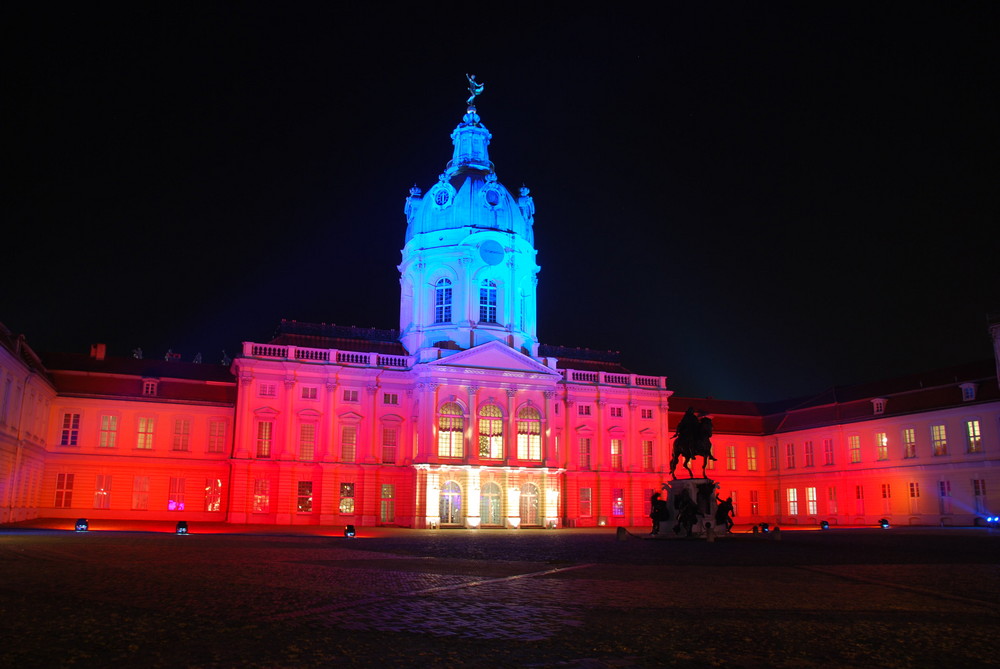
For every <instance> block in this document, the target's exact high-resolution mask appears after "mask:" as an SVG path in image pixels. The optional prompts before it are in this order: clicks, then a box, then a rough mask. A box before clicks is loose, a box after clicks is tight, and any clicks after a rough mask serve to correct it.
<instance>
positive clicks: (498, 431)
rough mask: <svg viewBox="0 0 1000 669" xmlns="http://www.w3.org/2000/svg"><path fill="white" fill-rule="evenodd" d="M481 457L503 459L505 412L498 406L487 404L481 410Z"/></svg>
mask: <svg viewBox="0 0 1000 669" xmlns="http://www.w3.org/2000/svg"><path fill="white" fill-rule="evenodd" d="M479 457H481V458H492V459H495V460H496V459H500V458H502V457H503V412H502V411H501V410H500V407H498V406H497V405H496V404H485V405H483V407H482V408H481V409H480V410H479Z"/></svg>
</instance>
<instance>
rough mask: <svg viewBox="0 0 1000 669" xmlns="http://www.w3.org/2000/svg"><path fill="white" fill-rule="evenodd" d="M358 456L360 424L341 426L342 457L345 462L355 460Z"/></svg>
mask: <svg viewBox="0 0 1000 669" xmlns="http://www.w3.org/2000/svg"><path fill="white" fill-rule="evenodd" d="M357 457H358V426H357V425H341V426H340V459H341V461H343V462H354V461H355V460H356V459H357Z"/></svg>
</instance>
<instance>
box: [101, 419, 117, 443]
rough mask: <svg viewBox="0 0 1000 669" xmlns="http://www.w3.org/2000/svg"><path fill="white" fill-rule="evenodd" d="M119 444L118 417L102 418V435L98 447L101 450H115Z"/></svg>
mask: <svg viewBox="0 0 1000 669" xmlns="http://www.w3.org/2000/svg"><path fill="white" fill-rule="evenodd" d="M117 444H118V416H110V415H105V416H101V434H100V435H99V436H98V440H97V445H98V447H100V448H114V447H115V446H116V445H117Z"/></svg>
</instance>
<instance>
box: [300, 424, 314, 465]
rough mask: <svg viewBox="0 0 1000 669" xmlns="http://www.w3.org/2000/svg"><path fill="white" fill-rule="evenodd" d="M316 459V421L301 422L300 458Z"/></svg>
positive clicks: (308, 460) (305, 459) (304, 459)
mask: <svg viewBox="0 0 1000 669" xmlns="http://www.w3.org/2000/svg"><path fill="white" fill-rule="evenodd" d="M315 459H316V423H300V424H299V460H303V461H306V462H312V461H313V460H315Z"/></svg>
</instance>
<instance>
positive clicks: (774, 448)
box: [767, 444, 778, 471]
mask: <svg viewBox="0 0 1000 669" xmlns="http://www.w3.org/2000/svg"><path fill="white" fill-rule="evenodd" d="M767 468H768V469H770V470H772V471H773V470H775V469H777V468H778V445H777V444H769V445H768V447H767Z"/></svg>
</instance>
